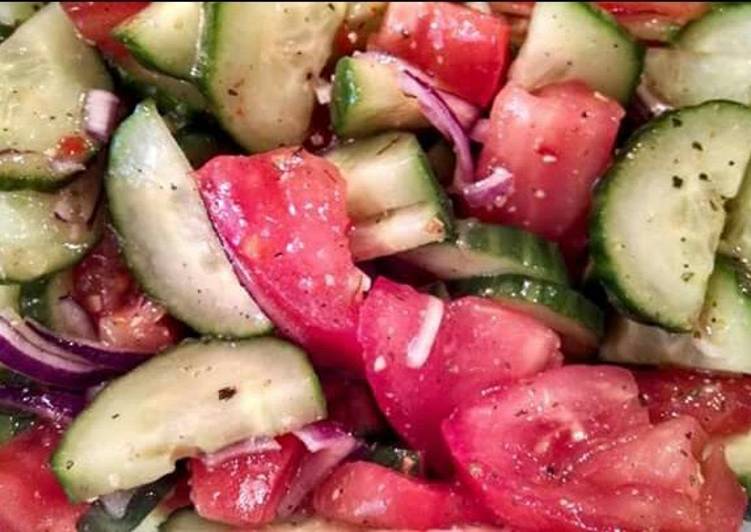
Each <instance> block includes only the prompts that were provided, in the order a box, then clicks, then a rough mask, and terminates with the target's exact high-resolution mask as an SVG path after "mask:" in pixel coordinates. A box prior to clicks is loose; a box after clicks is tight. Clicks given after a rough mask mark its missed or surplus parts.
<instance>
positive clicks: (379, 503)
mask: <svg viewBox="0 0 751 532" xmlns="http://www.w3.org/2000/svg"><path fill="white" fill-rule="evenodd" d="M313 505H314V507H315V511H316V512H317V513H318V514H319V515H320V516H322V517H325V518H327V519H331V520H333V521H341V522H343V523H348V524H351V525H355V526H363V527H373V528H397V529H402V530H404V529H412V530H428V529H434V528H449V527H452V526H454V525H461V524H469V523H476V522H481V521H482V520H483V519H484V518H485V513H484V511H482V510H481V509H479V508H478V507H477V506H476V505H475V504H474V503H473V502H472V500H471V499H470V498H468V497H466V496H465V495H464V494H463V493H462V492H461V491H459V490H458V489H457V488H455V487H454V486H452V485H450V484H444V483H433V482H426V481H424V480H419V479H416V478H414V477H409V476H406V475H402V474H401V473H397V472H396V471H394V470H392V469H389V468H387V467H383V466H380V465H377V464H373V463H369V462H350V463H346V464H344V465H342V466H340V467H339V468H338V469H337V470H336V471H334V473H333V474H332V475H331V476H330V477H329V478H328V479H327V480H325V481H324V482H323V484H321V485H320V486H319V487H318V489H317V490H316V491H315V493H314V496H313Z"/></svg>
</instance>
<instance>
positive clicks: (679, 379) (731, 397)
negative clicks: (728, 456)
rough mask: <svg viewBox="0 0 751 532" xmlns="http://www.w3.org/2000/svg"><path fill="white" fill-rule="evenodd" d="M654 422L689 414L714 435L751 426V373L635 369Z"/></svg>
mask: <svg viewBox="0 0 751 532" xmlns="http://www.w3.org/2000/svg"><path fill="white" fill-rule="evenodd" d="M634 375H635V377H636V382H638V383H639V391H640V392H641V397H642V401H643V402H644V404H645V405H646V406H647V408H648V409H649V416H650V418H651V419H652V421H653V422H658V421H662V420H665V419H671V418H673V417H676V416H682V415H688V416H693V417H694V418H696V419H697V420H698V421H699V423H701V425H702V427H703V428H704V430H706V431H707V432H708V433H709V434H710V435H711V436H715V435H719V436H723V435H730V434H738V433H742V432H747V431H748V430H751V377H747V376H743V375H722V374H717V373H709V372H704V371H691V370H685V369H645V370H642V371H636V372H634Z"/></svg>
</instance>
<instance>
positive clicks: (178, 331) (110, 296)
mask: <svg viewBox="0 0 751 532" xmlns="http://www.w3.org/2000/svg"><path fill="white" fill-rule="evenodd" d="M71 296H72V297H73V299H74V300H75V301H76V302H77V303H78V304H79V305H81V306H82V307H83V309H84V310H86V312H87V313H88V315H89V316H90V317H91V320H92V322H93V324H94V329H95V332H96V334H97V336H98V338H99V340H101V341H102V342H103V343H105V344H108V345H111V346H115V347H122V348H126V349H127V348H130V349H139V350H145V351H154V352H158V351H161V350H163V349H164V348H166V347H169V346H170V345H172V344H174V343H176V342H177V341H178V340H180V338H182V335H183V332H182V327H181V326H180V324H179V323H178V322H177V321H176V320H175V319H173V318H172V317H170V316H169V315H168V314H167V310H166V309H165V308H164V307H162V306H161V305H159V304H158V303H156V302H154V301H152V300H150V299H149V298H148V297H146V296H145V295H144V293H143V292H142V291H141V289H140V287H139V286H138V283H137V282H136V280H135V279H134V278H133V276H132V275H131V273H130V271H129V270H128V268H127V266H126V265H125V261H124V260H123V258H122V256H121V254H120V248H119V245H118V243H117V237H116V236H115V234H114V233H113V232H112V231H110V230H108V231H107V232H105V234H104V236H103V237H102V240H101V241H100V242H99V244H97V246H96V247H95V248H94V249H93V250H92V251H91V252H90V253H89V254H88V255H87V256H86V258H84V260H82V261H81V262H79V263H78V264H77V265H76V266H75V267H74V268H73V290H72V292H71Z"/></svg>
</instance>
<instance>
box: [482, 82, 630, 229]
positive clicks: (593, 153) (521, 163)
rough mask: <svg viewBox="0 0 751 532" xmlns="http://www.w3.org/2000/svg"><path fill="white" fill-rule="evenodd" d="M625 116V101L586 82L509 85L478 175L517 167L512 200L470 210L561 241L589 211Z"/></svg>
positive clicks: (498, 105) (496, 108)
mask: <svg viewBox="0 0 751 532" xmlns="http://www.w3.org/2000/svg"><path fill="white" fill-rule="evenodd" d="M623 116H624V111H623V109H622V108H621V107H620V105H618V103H617V102H615V101H612V100H609V99H607V98H605V97H604V96H602V95H601V94H599V93H597V92H594V91H592V90H590V89H589V88H587V87H586V86H585V85H584V84H582V83H580V82H566V83H560V84H556V85H549V86H547V87H544V88H543V89H541V90H540V91H538V92H537V93H535V94H530V93H528V92H527V91H525V90H524V89H522V88H521V87H518V86H515V85H512V84H509V85H506V87H505V88H504V89H503V90H502V91H501V92H500V93H499V94H498V96H497V97H496V99H495V102H494V103H493V109H492V111H491V114H490V129H489V134H488V136H487V138H486V140H485V144H484V146H483V149H482V152H481V154H480V159H479V162H478V166H477V179H478V180H479V179H483V178H485V177H487V176H489V175H491V174H492V173H493V171H494V170H495V169H496V168H498V167H501V168H504V169H505V170H507V171H508V172H510V173H511V175H512V178H513V190H512V191H511V193H510V194H509V195H508V196H507V197H506V199H505V201H503V202H496V203H495V204H488V205H484V206H481V207H478V208H475V209H472V210H471V212H470V214H471V215H473V216H475V217H477V218H480V219H481V220H483V221H488V222H494V223H501V224H508V225H513V226H516V227H521V228H522V229H526V230H528V231H532V232H533V233H537V234H538V235H541V236H543V237H545V238H548V239H551V240H560V239H561V238H562V237H563V236H564V235H567V233H568V232H570V230H571V228H572V227H574V226H575V225H576V223H577V222H578V221H579V220H582V219H583V218H584V217H586V214H587V212H588V210H589V206H590V203H591V198H592V185H593V183H594V182H595V180H596V179H597V178H598V177H600V175H601V174H602V173H603V171H604V170H605V168H606V167H607V165H608V163H609V162H610V158H611V154H612V151H613V145H614V143H615V138H616V134H617V133H618V126H619V124H620V120H621V118H623ZM580 225H581V228H582V230H584V229H585V228H586V225H585V224H580ZM568 237H569V238H573V237H571V236H568Z"/></svg>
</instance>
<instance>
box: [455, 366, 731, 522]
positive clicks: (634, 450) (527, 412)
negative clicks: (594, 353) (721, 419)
mask: <svg viewBox="0 0 751 532" xmlns="http://www.w3.org/2000/svg"><path fill="white" fill-rule="evenodd" d="M443 434H444V437H445V438H446V442H447V444H448V446H449V448H450V450H451V453H452V456H453V458H454V460H455V462H456V464H457V469H458V471H459V472H460V475H461V477H460V478H461V479H462V480H463V482H464V483H465V484H466V485H467V486H468V487H469V488H470V489H472V490H473V491H474V493H475V494H476V495H477V496H478V497H480V498H481V499H482V500H483V501H484V502H485V504H486V506H487V508H488V509H489V510H491V511H492V512H494V513H495V516H496V519H497V522H498V523H499V524H501V523H504V524H507V525H509V526H511V527H521V528H523V529H535V530H538V529H539V530H614V529H624V530H696V531H704V530H707V531H708V530H736V529H737V528H732V527H729V528H724V527H721V528H718V525H717V523H727V524H733V525H734V526H736V527H737V525H738V523H740V519H741V518H742V515H743V505H742V504H739V503H738V500H739V494H740V496H741V497H742V495H743V492H742V490H741V488H740V486H739V485H738V483H737V482H736V481H735V479H734V478H733V477H732V475H730V474H728V473H727V471H726V470H727V465H725V463H724V460H723V459H722V456H721V455H720V457H719V458H716V459H715V460H717V463H715V462H711V461H709V462H708V461H705V460H704V459H703V456H704V454H705V449H704V444H705V442H706V435H705V434H704V433H703V431H702V430H701V428H700V427H699V425H698V423H697V422H696V421H695V420H693V419H692V418H690V417H682V418H676V419H673V420H671V421H669V422H666V423H661V424H658V425H650V424H649V420H648V419H647V412H646V409H645V408H644V407H643V406H641V404H640V403H639V399H638V392H637V387H636V382H635V380H634V379H633V377H632V376H631V375H630V374H629V372H628V371H626V370H624V369H620V368H616V367H612V366H566V367H563V368H560V369H555V370H550V371H548V372H545V373H542V374H540V375H538V376H537V377H535V378H533V379H529V380H525V381H523V382H521V383H519V384H517V385H511V386H509V387H507V388H505V389H503V390H500V391H498V392H497V393H494V394H489V395H486V396H485V397H483V398H482V399H480V400H478V401H476V402H475V403H474V404H473V405H467V406H462V407H459V409H457V411H456V412H455V414H454V415H453V416H452V417H451V418H449V419H448V420H446V421H445V422H444V424H443ZM489 442H492V444H489ZM723 467H724V470H723ZM712 469H714V470H712ZM710 476H711V479H710ZM719 494H724V495H725V496H727V498H728V501H727V503H726V504H725V503H723V504H719V505H718V507H717V508H714V509H712V511H713V512H714V511H716V513H714V514H712V515H710V514H709V513H708V512H709V506H708V503H707V501H708V500H710V499H711V500H715V501H716V500H717V498H718V497H719V496H720V495H719Z"/></svg>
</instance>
